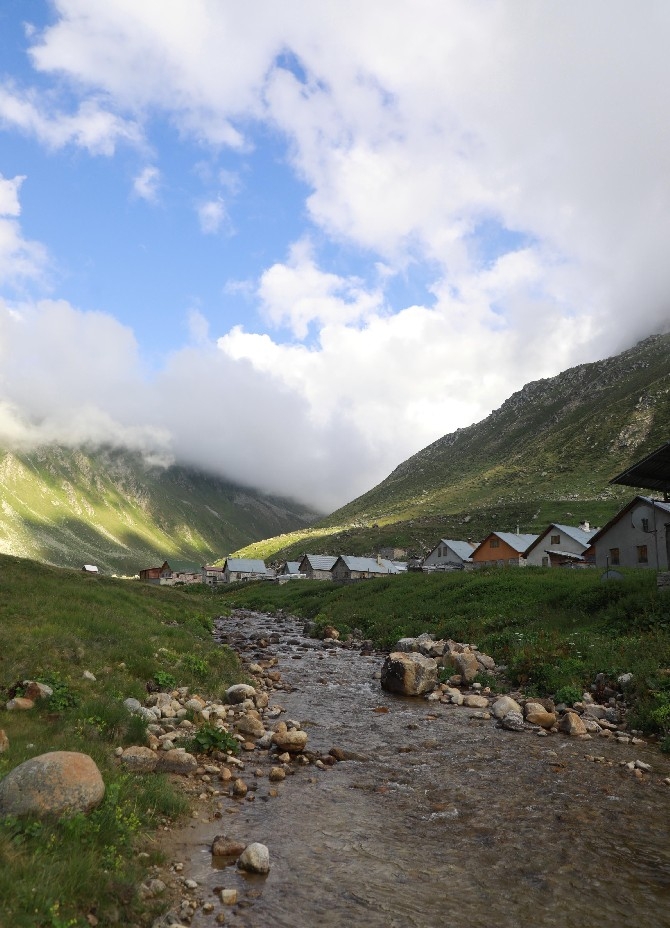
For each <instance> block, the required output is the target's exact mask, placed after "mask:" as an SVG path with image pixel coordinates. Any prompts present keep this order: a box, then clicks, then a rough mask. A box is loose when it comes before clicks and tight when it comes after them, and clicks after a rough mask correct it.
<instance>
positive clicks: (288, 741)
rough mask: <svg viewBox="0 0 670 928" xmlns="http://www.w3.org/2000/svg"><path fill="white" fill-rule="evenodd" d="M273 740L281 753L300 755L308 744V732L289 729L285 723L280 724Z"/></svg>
mask: <svg viewBox="0 0 670 928" xmlns="http://www.w3.org/2000/svg"><path fill="white" fill-rule="evenodd" d="M272 740H273V742H274V743H275V744H276V745H277V749H278V750H279V751H281V752H284V751H288V753H289V754H300V752H301V751H303V750H304V749H305V745H306V744H307V732H306V731H301V730H300V729H298V728H287V727H286V724H285V723H284V722H280V723H279V724H278V725H277V727H276V729H275V731H274V734H273V735H272Z"/></svg>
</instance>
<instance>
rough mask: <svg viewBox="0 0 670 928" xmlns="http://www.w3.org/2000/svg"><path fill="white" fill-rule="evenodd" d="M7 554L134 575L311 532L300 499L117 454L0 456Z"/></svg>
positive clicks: (45, 451)
mask: <svg viewBox="0 0 670 928" xmlns="http://www.w3.org/2000/svg"><path fill="white" fill-rule="evenodd" d="M0 501H1V508H0V552H2V553H5V554H13V555H17V556H20V557H29V558H33V559H35V560H40V561H46V562H48V563H51V564H55V565H57V566H62V567H81V566H82V565H83V564H84V563H86V564H95V565H97V566H98V567H99V568H100V569H102V570H104V571H105V572H113V573H117V574H123V575H131V576H132V575H134V574H136V573H137V572H138V571H139V570H140V569H142V568H143V567H149V566H153V565H154V564H160V563H162V562H163V560H166V559H167V560H168V561H169V562H170V565H171V566H172V567H176V568H185V567H187V566H188V567H197V566H200V565H201V564H205V563H209V562H211V561H212V560H216V559H218V558H221V557H222V556H225V555H227V554H228V553H229V552H230V551H232V550H233V549H235V548H239V547H240V546H242V545H245V544H248V543H249V542H251V541H254V540H257V539H259V538H265V537H267V536H269V535H276V534H279V533H280V532H283V531H287V530H291V529H295V528H299V527H304V526H305V525H307V524H308V523H309V522H310V521H312V520H313V519H314V518H315V517H316V516H315V513H313V512H311V511H310V510H308V509H307V508H306V507H304V506H301V505H300V504H298V503H295V502H291V501H288V500H284V499H279V498H275V497H269V496H264V495H262V494H261V493H259V492H257V491H254V490H250V489H246V488H243V487H239V486H235V485H233V484H231V483H227V482H226V481H224V480H221V479H220V478H217V477H213V476H211V475H208V474H205V473H202V472H199V471H196V470H192V469H189V468H185V467H178V466H171V467H167V468H166V467H159V466H152V465H151V464H150V463H148V462H147V461H145V460H144V459H143V458H142V456H141V455H139V454H136V453H133V452H128V451H122V450H117V449H112V448H102V449H96V450H84V449H81V448H80V449H76V450H72V449H69V448H63V447H54V446H49V447H43V448H38V449H37V450H35V451H32V452H30V453H17V452H12V451H0Z"/></svg>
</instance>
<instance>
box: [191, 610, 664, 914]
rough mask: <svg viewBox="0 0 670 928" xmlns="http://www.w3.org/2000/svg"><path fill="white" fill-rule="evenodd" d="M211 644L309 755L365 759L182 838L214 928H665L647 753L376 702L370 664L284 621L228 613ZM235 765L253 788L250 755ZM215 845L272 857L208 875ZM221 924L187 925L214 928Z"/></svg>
mask: <svg viewBox="0 0 670 928" xmlns="http://www.w3.org/2000/svg"><path fill="white" fill-rule="evenodd" d="M216 634H217V638H218V640H220V641H221V642H222V643H229V644H230V645H231V646H232V647H234V648H235V649H236V650H237V651H238V652H239V653H240V654H241V656H242V658H243V660H245V661H248V662H252V661H255V660H262V659H268V658H270V657H277V658H278V659H279V663H278V665H277V668H275V669H278V670H280V671H281V674H282V681H283V682H284V683H285V684H289V685H290V687H291V691H290V692H288V691H283V690H275V691H273V692H271V693H270V703H271V704H279V705H281V706H282V707H283V708H284V709H285V710H286V711H285V713H284V714H282V716H281V718H282V719H286V718H289V719H296V720H299V721H300V722H301V724H302V727H303V728H304V729H305V731H307V732H308V734H309V741H308V745H307V747H308V749H309V750H311V751H317V752H322V753H324V754H325V753H327V752H328V751H329V750H330V749H331V748H332V747H335V746H337V747H339V748H343V749H346V750H348V751H351V752H357V753H359V754H361V755H364V757H365V758H367V760H362V761H352V760H349V761H345V762H341V763H337V764H336V765H335V766H333V767H331V768H328V769H325V770H319V769H318V768H316V767H314V766H313V765H308V766H303V767H300V766H296V765H295V764H294V765H292V766H296V772H295V774H294V775H293V776H289V777H287V779H286V780H285V781H284V782H283V783H282V784H281V785H280V789H279V792H280V795H279V796H278V797H277V798H269V797H268V795H267V792H268V789H267V788H268V786H269V785H270V784H268V781H267V779H265V780H264V781H260V780H259V781H258V788H257V793H256V797H255V801H254V802H237V804H236V808H235V809H232V810H225V811H224V812H223V814H222V819H219V820H216V821H213V822H209V823H202V824H199V825H197V826H194V828H195V829H196V830H195V832H194V833H193V835H192V841H191V849H190V860H189V861H188V865H187V869H188V874H189V876H191V877H192V878H193V879H195V880H196V881H197V882H198V883H199V884H200V885H201V886H202V887H205V888H206V889H211V890H212V893H214V891H215V890H216V889H217V888H219V887H222V886H225V887H229V888H236V889H237V890H238V899H239V901H238V904H237V905H235V906H231V907H226V908H225V924H226V925H227V926H239V928H269V926H286V928H289V926H290V928H303V926H304V928H313V926H316V925H319V926H324V928H327V926H338V928H340V926H363V928H377V926H379V928H438V926H439V928H442V926H445V925H448V924H459V925H466V926H468V928H549V926H557V928H585V926H589V925H596V924H598V925H605V926H614V928H617V926H622V925H624V924H626V923H628V922H629V921H630V922H631V923H634V924H636V925H640V926H644V928H656V926H670V841H669V837H670V835H669V829H670V787H669V786H668V785H667V784H665V783H664V782H663V778H664V777H667V776H669V775H670V758H668V757H667V756H665V755H662V754H660V753H659V751H658V750H657V749H656V748H653V747H651V746H647V745H632V744H628V745H621V744H616V743H612V740H610V739H604V738H596V737H594V738H593V740H591V741H582V740H580V739H571V738H568V737H567V736H565V735H561V734H555V735H552V736H550V737H546V738H540V737H538V736H537V735H536V734H535V733H534V732H532V731H530V730H528V731H524V732H509V731H505V730H503V729H501V728H498V727H496V725H495V721H494V720H490V721H484V720H481V719H476V718H473V717H472V716H473V712H472V710H468V709H464V708H463V707H457V706H453V705H444V704H441V703H433V702H427V701H426V700H424V699H411V698H403V697H398V696H393V695H390V694H387V693H385V692H384V691H383V690H382V689H381V687H380V684H379V680H378V679H376V678H375V674H378V672H379V670H380V668H381V664H382V660H383V655H381V654H379V653H377V654H374V655H362V654H361V653H359V652H358V651H356V650H348V649H345V648H342V647H339V646H333V645H332V643H331V642H321V641H314V640H311V639H308V638H305V637H304V636H303V634H302V624H301V623H299V622H298V621H297V620H295V619H292V618H288V617H281V616H280V617H270V616H266V615H259V614H254V613H248V612H236V613H233V615H231V616H230V617H228V618H222V619H219V620H217V632H216ZM261 638H264V639H266V640H268V641H269V639H270V638H273V640H274V643H268V644H267V645H266V646H264V647H260V646H259V644H258V641H259V639H261ZM587 754H592V755H599V756H603V757H604V758H605V759H606V760H610V761H612V762H613V766H608V764H607V763H594V762H593V761H590V760H588V759H587V758H586V755H587ZM242 759H243V760H244V762H245V768H246V769H245V773H244V774H243V775H244V776H245V778H246V779H247V780H249V777H248V776H247V772H248V771H249V770H253V768H254V766H255V764H254V754H251V755H246V756H243V758H242ZM635 759H640V760H643V761H645V762H646V763H649V764H651V766H652V768H653V772H652V773H651V774H649V775H646V774H645V776H644V779H642V780H638V779H636V778H635V777H634V776H633V775H632V774H631V772H630V771H628V770H626V769H625V768H622V767H621V765H620V762H621V761H630V760H635ZM261 784H263V785H261ZM231 803H232V800H228V799H227V797H226V800H225V804H227V805H231ZM227 811H232V812H233V813H236V814H230V815H229V814H226V812H227ZM223 830H225V832H226V834H228V835H232V836H233V837H239V838H240V839H241V840H244V841H245V842H247V843H248V842H251V841H258V842H261V843H263V844H266V845H267V846H268V848H269V850H270V858H271V863H272V869H271V871H270V873H269V875H268V876H267V877H258V876H249V875H245V874H243V873H241V872H240V871H239V870H237V869H236V868H235V867H234V866H228V867H226V868H225V869H217V868H216V867H215V866H214V865H213V860H212V856H211V854H210V849H209V848H210V844H211V841H212V838H213V837H214V835H216V834H219V833H221V832H222V831H223ZM212 898H214V896H212ZM221 911H222V909H221V907H220V906H218V905H217V908H216V910H215V911H214V912H213V913H210V914H205V913H203V912H202V911H198V912H197V913H196V915H195V916H194V918H193V921H192V925H193V926H194V928H201V926H202V928H205V926H207V928H211V926H214V925H215V924H216V922H215V915H216V914H218V913H219V912H221Z"/></svg>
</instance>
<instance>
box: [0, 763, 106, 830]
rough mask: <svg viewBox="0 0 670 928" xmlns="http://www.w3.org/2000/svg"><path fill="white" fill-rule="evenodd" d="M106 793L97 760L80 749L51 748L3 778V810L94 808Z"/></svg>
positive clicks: (0, 811)
mask: <svg viewBox="0 0 670 928" xmlns="http://www.w3.org/2000/svg"><path fill="white" fill-rule="evenodd" d="M104 795H105V784H104V782H103V779H102V775H101V773H100V771H99V770H98V767H97V766H96V764H95V762H94V760H93V759H92V758H91V757H89V756H88V754H80V753H78V752H76V751H50V752H49V753H47V754H40V755H38V756H37V757H33V758H31V759H30V760H27V761H25V762H24V763H22V764H19V766H18V767H15V768H14V769H13V770H12V771H10V772H9V773H8V774H7V776H6V777H5V778H4V779H3V780H2V781H0V814H2V815H18V816H21V815H36V816H38V817H39V818H44V817H47V816H52V815H55V816H61V815H66V814H69V813H74V812H90V811H91V810H92V809H94V808H95V807H96V806H98V805H99V804H100V803H101V802H102V799H103V797H104Z"/></svg>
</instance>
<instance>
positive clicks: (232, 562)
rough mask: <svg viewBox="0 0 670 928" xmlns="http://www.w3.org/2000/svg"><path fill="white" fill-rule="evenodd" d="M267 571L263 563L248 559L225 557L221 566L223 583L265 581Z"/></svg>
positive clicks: (258, 560)
mask: <svg viewBox="0 0 670 928" xmlns="http://www.w3.org/2000/svg"><path fill="white" fill-rule="evenodd" d="M267 577H268V570H267V567H266V566H265V561H262V560H260V559H257V558H248V557H227V558H226V560H225V562H224V565H223V582H224V583H237V582H238V581H239V580H265V579H266V578H267Z"/></svg>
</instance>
